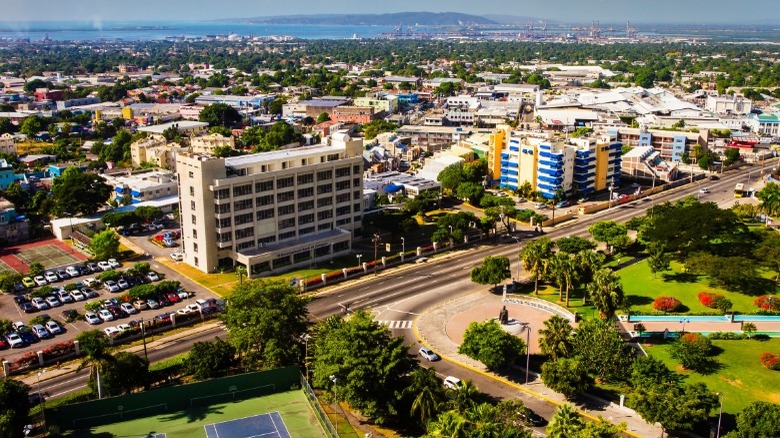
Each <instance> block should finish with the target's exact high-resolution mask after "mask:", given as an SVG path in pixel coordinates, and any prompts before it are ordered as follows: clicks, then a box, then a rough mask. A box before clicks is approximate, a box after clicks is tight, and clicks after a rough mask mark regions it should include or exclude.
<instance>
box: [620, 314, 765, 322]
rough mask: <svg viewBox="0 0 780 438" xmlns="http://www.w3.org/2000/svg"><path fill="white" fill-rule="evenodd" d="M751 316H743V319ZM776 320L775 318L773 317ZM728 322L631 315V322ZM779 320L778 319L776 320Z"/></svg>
mask: <svg viewBox="0 0 780 438" xmlns="http://www.w3.org/2000/svg"><path fill="white" fill-rule="evenodd" d="M750 316H751V315H744V317H745V318H747V317H750ZM775 318H777V317H775ZM683 320H684V321H685V322H729V321H731V320H730V319H729V317H728V316H675V315H631V322H664V321H665V322H677V323H679V322H680V321H683ZM778 320H780V318H778Z"/></svg>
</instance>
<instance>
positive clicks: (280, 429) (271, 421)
mask: <svg viewBox="0 0 780 438" xmlns="http://www.w3.org/2000/svg"><path fill="white" fill-rule="evenodd" d="M204 427H205V429H206V437H207V438H227V437H243V438H248V437H266V438H290V434H289V432H287V428H286V427H285V425H284V420H282V416H281V415H280V414H279V412H278V411H277V412H270V413H268V414H260V415H253V416H251V417H246V418H238V419H236V420H230V421H223V422H221V423H214V424H207V425H206V426H204Z"/></svg>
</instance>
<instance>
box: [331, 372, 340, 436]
mask: <svg viewBox="0 0 780 438" xmlns="http://www.w3.org/2000/svg"><path fill="white" fill-rule="evenodd" d="M330 381H331V382H333V399H334V401H335V402H336V404H337V405H338V404H339V397H338V395H337V393H336V384H337V383H338V379H337V378H336V376H334V375H331V376H330ZM338 430H339V413H338V412H336V431H338Z"/></svg>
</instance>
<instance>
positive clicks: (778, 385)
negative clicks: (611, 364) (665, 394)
mask: <svg viewBox="0 0 780 438" xmlns="http://www.w3.org/2000/svg"><path fill="white" fill-rule="evenodd" d="M712 344H713V346H714V347H716V349H717V350H718V351H720V353H719V354H717V355H716V356H715V357H714V359H715V360H716V361H717V362H718V363H719V364H720V368H719V369H718V370H717V371H716V372H714V373H713V374H710V375H701V374H698V373H693V372H690V371H683V370H681V368H680V367H679V362H677V361H676V360H674V359H672V358H670V357H669V346H668V345H654V346H649V347H647V346H646V348H645V350H646V351H647V354H649V355H650V356H653V357H655V358H658V359H660V360H662V361H663V362H664V363H665V364H666V365H667V366H668V367H669V368H671V369H674V370H677V371H678V372H680V373H681V374H682V375H684V376H687V379H686V382H690V383H695V382H703V383H705V384H706V385H707V387H708V388H709V389H710V390H711V391H714V392H720V393H721V394H723V412H727V413H731V414H737V413H739V412H740V411H741V410H742V409H743V408H744V407H745V406H747V405H748V404H749V403H751V402H754V401H766V402H772V403H780V372H778V371H771V370H768V369H766V368H764V367H763V366H762V365H761V362H760V361H759V357H760V356H761V353H763V352H765V351H769V352H772V353H775V354H777V353H778V352H780V338H771V339H769V340H767V341H758V340H743V341H717V340H716V341H712Z"/></svg>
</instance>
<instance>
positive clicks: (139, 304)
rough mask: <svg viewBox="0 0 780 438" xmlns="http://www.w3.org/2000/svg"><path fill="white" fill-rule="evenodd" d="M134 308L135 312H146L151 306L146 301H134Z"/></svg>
mask: <svg viewBox="0 0 780 438" xmlns="http://www.w3.org/2000/svg"><path fill="white" fill-rule="evenodd" d="M133 307H134V308H135V310H146V309H148V308H149V305H148V304H147V303H146V301H144V300H135V301H133Z"/></svg>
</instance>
